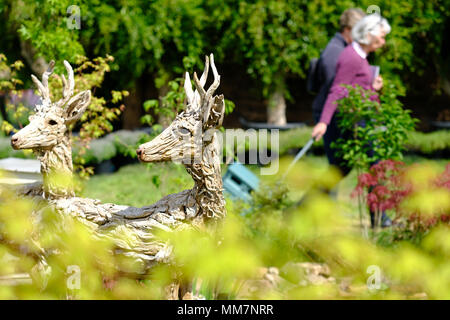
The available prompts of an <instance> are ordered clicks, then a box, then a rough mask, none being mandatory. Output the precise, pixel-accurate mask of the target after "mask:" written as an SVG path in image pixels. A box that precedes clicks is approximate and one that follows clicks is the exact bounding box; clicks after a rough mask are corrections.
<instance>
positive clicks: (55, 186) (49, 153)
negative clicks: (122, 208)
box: [11, 61, 91, 199]
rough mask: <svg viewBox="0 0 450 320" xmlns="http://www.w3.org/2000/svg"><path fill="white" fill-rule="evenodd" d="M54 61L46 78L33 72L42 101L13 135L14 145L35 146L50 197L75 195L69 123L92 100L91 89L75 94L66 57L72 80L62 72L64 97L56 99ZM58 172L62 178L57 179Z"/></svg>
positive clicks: (67, 64)
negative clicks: (50, 83)
mask: <svg viewBox="0 0 450 320" xmlns="http://www.w3.org/2000/svg"><path fill="white" fill-rule="evenodd" d="M54 65H55V62H54V61H51V62H50V64H49V67H48V70H47V71H46V72H44V74H43V76H42V82H41V81H39V80H38V79H37V78H36V77H35V76H34V75H32V76H31V78H32V79H33V82H34V83H35V84H36V86H37V88H38V91H39V93H40V95H41V97H42V103H41V104H40V105H36V108H35V111H36V113H35V114H34V115H32V116H31V117H30V119H29V120H30V123H29V124H28V125H27V126H26V127H25V128H23V129H22V130H20V131H19V132H18V133H16V134H15V135H13V136H12V138H11V145H12V147H13V148H14V149H32V150H33V151H34V152H35V154H36V155H37V157H38V159H39V160H40V162H41V173H42V175H43V180H44V184H43V185H44V198H46V199H51V198H61V197H72V196H74V195H75V194H74V192H73V188H72V186H71V184H70V181H71V179H72V170H73V166H72V146H71V141H70V130H69V126H70V125H71V124H72V123H74V122H76V121H77V120H79V119H80V118H81V116H82V115H83V113H84V111H85V110H86V108H87V106H88V105H89V103H90V101H91V92H90V91H89V90H87V91H83V92H80V93H78V94H77V95H75V96H74V97H72V96H73V93H74V88H75V81H74V74H73V70H72V67H71V66H70V64H69V63H68V62H67V61H64V65H65V67H66V70H67V73H68V81H67V80H66V78H65V77H64V75H62V77H61V78H62V80H63V97H62V98H61V99H60V100H59V101H57V102H55V103H53V102H52V101H51V99H50V90H49V87H48V79H49V77H50V75H51V74H52V73H53V67H54ZM56 176H57V177H59V178H58V179H55V177H56ZM58 181H59V182H61V181H66V182H68V183H58Z"/></svg>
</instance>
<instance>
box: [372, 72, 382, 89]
mask: <svg viewBox="0 0 450 320" xmlns="http://www.w3.org/2000/svg"><path fill="white" fill-rule="evenodd" d="M372 87H373V88H374V89H375V91H380V90H381V88H383V77H382V76H380V75H378V76H377V77H376V78H375V80H374V81H373V84H372Z"/></svg>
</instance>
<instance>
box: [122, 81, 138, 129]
mask: <svg viewBox="0 0 450 320" xmlns="http://www.w3.org/2000/svg"><path fill="white" fill-rule="evenodd" d="M124 104H125V110H124V111H123V114H122V127H123V129H127V130H132V129H136V128H139V127H141V125H142V124H141V116H142V104H143V96H142V86H141V79H137V80H136V81H135V82H134V86H133V88H132V89H131V90H130V94H129V95H128V96H127V97H125V99H124Z"/></svg>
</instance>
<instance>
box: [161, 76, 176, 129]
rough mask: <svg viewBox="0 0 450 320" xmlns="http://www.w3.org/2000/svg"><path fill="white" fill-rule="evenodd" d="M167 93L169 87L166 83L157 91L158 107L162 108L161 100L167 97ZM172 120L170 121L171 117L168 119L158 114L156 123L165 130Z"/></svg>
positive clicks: (164, 115) (166, 116)
mask: <svg viewBox="0 0 450 320" xmlns="http://www.w3.org/2000/svg"><path fill="white" fill-rule="evenodd" d="M168 92H169V85H168V84H167V83H165V84H164V85H162V86H161V88H159V89H158V99H159V106H160V107H161V106H162V103H163V102H162V98H163V97H165V96H166V95H167V93H168ZM172 121H173V119H171V117H169V116H168V115H167V114H161V113H160V114H159V117H158V123H159V124H160V125H161V126H162V127H163V128H167V127H168V126H169V125H170V124H171V123H172Z"/></svg>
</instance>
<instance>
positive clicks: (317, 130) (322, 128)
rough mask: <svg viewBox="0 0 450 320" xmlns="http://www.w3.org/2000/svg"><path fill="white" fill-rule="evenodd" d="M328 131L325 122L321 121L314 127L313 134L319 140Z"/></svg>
mask: <svg viewBox="0 0 450 320" xmlns="http://www.w3.org/2000/svg"><path fill="white" fill-rule="evenodd" d="M325 132H327V125H326V123H324V122H319V123H318V124H316V125H315V126H314V128H313V131H312V134H311V136H312V137H313V138H316V141H319V140H320V139H321V138H322V137H323V135H324V134H325Z"/></svg>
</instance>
